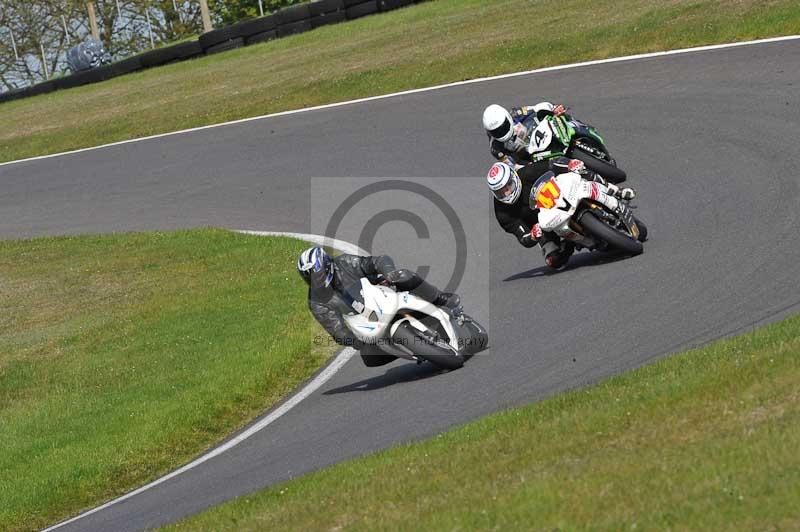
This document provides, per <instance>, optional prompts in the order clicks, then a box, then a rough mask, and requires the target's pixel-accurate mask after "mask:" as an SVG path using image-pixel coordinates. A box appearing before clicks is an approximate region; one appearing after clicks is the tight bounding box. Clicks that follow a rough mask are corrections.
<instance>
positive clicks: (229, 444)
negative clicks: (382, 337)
mask: <svg viewBox="0 0 800 532" xmlns="http://www.w3.org/2000/svg"><path fill="white" fill-rule="evenodd" d="M237 232H239V233H245V234H248V235H256V236H286V237H290V238H297V239H298V240H305V241H306V242H310V243H312V244H317V245H323V243H324V245H326V246H330V247H333V248H334V249H337V250H339V251H342V252H343V253H356V254H359V255H367V252H366V251H364V250H363V249H361V248H360V247H358V246H356V245H354V244H350V243H349V242H345V241H343V240H336V239H331V238H325V237H323V236H320V235H309V234H304V233H281V232H278V231H245V230H241V231H237ZM356 352H357V351H356V350H354V349H352V348H349V347H348V348H345V349H342V350H341V351H340V352H339V354H338V355H336V357H335V358H334V359H333V360H332V361H331V362H330V363H329V364H328V365H327V366H326V367H325V369H323V370H322V371H320V372H319V373H318V374H317V376H316V377H314V378H313V379H311V381H309V382H308V383H307V384H306V385H305V386H303V387H302V388H301V389H300V390H299V391H298V392H297V393H295V394H294V395H292V396H291V397H290V398H289V399H288V400H286V401H285V402H284V403H282V404H281V405H280V406H278V407H277V408H276V409H275V410H273V411H272V412H270V413H269V414H268V415H266V416H265V417H264V418H262V419H260V420H258V421H257V422H256V423H254V424H253V425H251V426H250V427H248V428H247V429H245V430H243V431H242V432H241V433H240V434H238V435H236V436H235V437H234V438H231V439H230V440H228V441H226V442H225V443H223V444H222V445H220V446H219V447H215V448H214V449H212V450H210V451H209V452H207V453H206V454H204V455H202V456H200V457H199V458H196V459H194V460H192V461H191V462H189V463H188V464H186V465H185V466H183V467H181V468H179V469H176V470H175V471H172V472H171V473H168V474H166V475H164V476H163V477H160V478H157V479H156V480H154V481H153V482H150V483H149V484H145V485H144V486H142V487H141V488H138V489H135V490H134V491H131V492H130V493H126V494H125V495H123V496H121V497H118V498H116V499H114V500H111V501H109V502H107V503H105V504H103V505H102V506H98V507H97V508H92V509H91V510H88V511H86V512H84V513H82V514H80V515H76V516H75V517H73V518H71V519H68V520H66V521H62V522H60V523H58V524H55V525H53V526H51V527H49V528H46V529H45V530H44V532H47V531H48V530H55V529H57V528H60V527H62V526H64V525H67V524H69V523H73V522H75V521H77V520H79V519H82V518H84V517H86V516H88V515H91V514H93V513H95V512H99V511H100V510H104V509H106V508H108V507H109V506H113V505H115V504H118V503H120V502H122V501H125V500H127V499H130V498H131V497H134V496H136V495H138V494H139V493H142V492H143V491H147V490H149V489H150V488H152V487H154V486H158V485H159V484H162V483H164V482H166V481H167V480H169V479H171V478H173V477H177V476H178V475H180V474H181V473H184V472H186V471H189V470H190V469H193V468H195V467H197V466H199V465H200V464H202V463H203V462H207V461H209V460H211V459H212V458H214V457H215V456H219V455H220V454H222V453H224V452H225V451H228V450H229V449H231V448H233V447H236V446H237V445H239V444H240V443H242V442H243V441H245V440H246V439H248V438H249V437H251V436H253V435H254V434H256V433H257V432H259V431H261V430H263V429H264V428H266V427H267V426H269V425H270V424H272V423H273V422H274V421H275V420H276V419H278V418H280V417H281V416H283V415H284V414H286V413H287V412H288V411H290V410H291V409H292V408H294V407H295V406H297V405H298V404H299V403H300V402H301V401H302V400H303V399H305V398H306V397H308V396H309V395H311V394H312V393H314V392H315V391H316V390H318V389H319V387H320V386H322V385H323V384H325V383H326V382H327V381H328V380H330V378H331V377H333V376H334V375H335V374H336V372H337V371H339V370H340V369H341V368H342V367H343V366H344V365H345V364H347V362H348V361H349V360H350V359H351V358H352V357H353V355H355V354H356Z"/></svg>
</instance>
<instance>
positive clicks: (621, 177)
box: [570, 146, 628, 185]
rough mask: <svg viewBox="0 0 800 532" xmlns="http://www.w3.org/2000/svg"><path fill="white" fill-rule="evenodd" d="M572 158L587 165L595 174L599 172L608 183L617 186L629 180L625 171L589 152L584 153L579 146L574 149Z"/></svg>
mask: <svg viewBox="0 0 800 532" xmlns="http://www.w3.org/2000/svg"><path fill="white" fill-rule="evenodd" d="M570 156H571V157H572V158H573V159H578V160H580V161H583V164H585V165H586V168H588V169H589V170H592V171H593V172H597V173H598V174H600V175H601V176H603V177H604V178H605V179H606V180H607V181H609V182H610V183H614V184H615V185H616V184H619V183H622V182H623V181H625V180H626V179H627V178H628V174H626V173H625V171H624V170H622V169H620V168H617V167H616V166H614V165H612V164H611V163H609V162H606V161H603V160H601V159H598V158H597V157H595V156H594V155H593V154H591V153H589V152H588V151H584V150H582V149H581V148H578V147H577V146H576V147H574V148H572V152H571V154H570Z"/></svg>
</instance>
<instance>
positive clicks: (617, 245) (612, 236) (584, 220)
mask: <svg viewBox="0 0 800 532" xmlns="http://www.w3.org/2000/svg"><path fill="white" fill-rule="evenodd" d="M580 224H581V225H582V226H583V230H584V231H585V232H586V233H588V236H591V237H594V238H596V239H598V240H602V241H603V242H605V243H607V244H608V245H609V246H611V247H612V248H614V249H616V250H619V251H623V252H625V253H627V254H629V255H641V254H642V252H643V251H644V246H642V243H641V242H639V241H638V240H636V239H635V238H633V237H632V236H630V235H627V234H625V233H623V232H621V231H619V230H617V229H614V228H613V227H611V226H610V225H608V224H606V223H605V222H603V221H602V220H600V219H599V218H597V217H596V216H595V215H594V214H592V213H591V212H588V211H587V212H585V213H584V214H583V216H581V219H580Z"/></svg>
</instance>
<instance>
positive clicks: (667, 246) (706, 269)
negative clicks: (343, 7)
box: [0, 41, 800, 531]
mask: <svg viewBox="0 0 800 532" xmlns="http://www.w3.org/2000/svg"><path fill="white" fill-rule="evenodd" d="M798 89H800V41H786V42H780V43H770V44H759V45H752V46H743V47H738V48H730V49H724V50H715V51H704V52H697V53H690V54H685V55H675V56H669V57H660V58H651V59H641V60H633V61H627V62H621V63H613V64H602V65H596V66H590V67H580V68H575V69H570V70H564V71H556V72H548V73H539V74H532V75H527V76H524V77H518V78H510V79H502V80H496V81H489V82H485V83H480V84H475V85H465V86H456V87H452V88H446V89H441V90H436V91H431V92H424V93H417V94H412V95H406V96H399V97H395V98H390V99H385V100H378V101H372V102H366V103H362V104H356V105H353V106H345V107H340V108H332V109H325V110H320V111H313V112H309V113H303V114H298V115H290V116H283V117H275V118H269V119H264V120H258V121H253V122H247V123H242V124H237V125H231V126H225V127H220V128H215V129H208V130H202V131H196V132H192V133H188V134H183V135H176V136H170V137H165V138H160V139H154V140H149V141H143V142H137V143H131V144H125V145H121V146H116V147H110V148H105V149H101V150H95V151H88V152H84V153H78V154H73V155H65V156H61V157H56V158H51V159H43V160H38V161H30V162H22V163H18V164H14V165H9V166H2V167H0V184H1V185H2V194H0V237H2V238H17V237H29V236H35V235H59V234H77V233H95V232H111V231H123V230H124V231H127V230H149V229H171V228H187V227H197V226H209V225H211V226H220V227H230V228H249V229H262V230H282V231H298V232H311V231H310V229H312V227H311V226H312V225H313V224H312V217H313V216H312V214H311V212H310V205H312V204H313V203H314V200H313V198H314V197H317V196H316V195H315V191H314V190H312V186H311V179H310V177H309V176H356V177H368V176H380V177H396V176H400V177H402V176H410V177H427V176H441V177H451V178H456V177H461V176H465V179H464V180H463V181H464V186H452V183H454V182H455V181H454V180H445V181H442V182H443V183H449V185H448V190H449V195H448V196H447V197H446V199H447V200H448V202H449V203H450V204H451V205H453V207H454V208H455V209H456V211H457V212H458V213H459V216H461V217H462V218H464V219H467V218H469V219H470V223H472V224H473V225H471V226H470V227H478V225H475V220H473V219H472V217H473V214H474V218H475V219H476V220H477V223H478V224H479V225H480V226H481V227H485V228H486V229H484V231H488V240H487V242H488V244H487V245H488V246H489V249H485V250H483V251H481V250H478V251H477V252H476V253H475V254H474V255H470V260H473V259H474V260H475V261H478V262H481V261H482V262H481V264H484V265H485V268H476V269H472V270H469V271H468V272H467V275H466V277H465V279H464V281H463V282H462V284H461V285H460V286H459V291H460V292H461V294H462V296H463V299H464V300H465V304H466V307H467V310H468V311H471V313H473V314H474V315H475V316H476V317H477V318H478V319H479V320H480V321H482V322H484V323H485V324H486V325H487V326H488V328H489V329H490V333H491V341H492V348H491V350H490V351H488V352H487V353H485V354H483V355H480V356H477V357H475V358H474V359H472V360H471V361H469V362H468V363H467V365H466V366H465V367H464V368H463V369H461V370H459V371H455V372H451V373H443V374H439V373H436V372H435V371H433V370H432V369H431V368H430V367H429V366H428V365H422V366H417V365H414V364H412V363H406V362H397V363H394V364H391V365H389V366H384V367H381V368H366V367H364V366H363V365H362V363H361V361H360V360H359V359H358V357H355V358H354V359H353V360H351V361H350V362H349V363H348V364H347V365H346V366H345V367H344V368H343V369H342V370H341V371H340V372H339V373H338V374H337V375H336V376H334V377H333V378H332V379H331V380H330V381H328V383H326V384H325V385H324V386H323V387H322V389H320V390H318V391H317V392H316V393H315V394H313V395H312V396H311V397H309V398H307V399H306V400H305V401H303V402H302V403H301V404H300V405H299V406H298V407H296V408H295V409H293V410H292V411H290V412H289V413H288V414H287V415H285V416H283V417H282V418H280V419H279V420H278V421H276V422H275V423H274V424H272V425H270V426H269V427H268V428H267V429H265V430H264V431H262V432H261V433H259V434H257V435H255V436H253V437H252V438H250V439H249V440H247V441H245V442H243V443H242V444H240V445H239V446H237V447H235V448H233V449H232V450H230V451H229V452H227V453H225V454H223V455H221V456H218V457H216V458H214V459H212V460H210V461H208V462H206V463H204V464H202V465H200V466H198V467H197V468H195V469H192V470H190V471H188V472H186V473H184V474H182V475H179V476H177V477H175V478H173V479H171V480H169V481H167V482H165V483H163V484H160V485H158V486H157V487H155V488H153V489H151V490H148V491H146V492H144V493H141V494H139V495H137V496H135V497H132V498H130V499H128V500H126V501H123V502H121V503H119V504H115V505H113V506H110V507H109V508H107V509H105V510H102V511H100V512H97V513H95V514H92V515H90V516H87V517H86V518H84V519H81V520H79V521H76V522H73V523H71V524H69V525H68V526H66V527H64V529H70V530H117V531H124V530H140V529H144V528H148V527H154V526H158V525H160V524H164V523H168V522H171V521H174V520H176V519H178V518H180V517H183V516H186V515H189V514H192V513H195V512H198V511H200V510H202V509H203V508H206V507H208V506H211V505H214V504H218V503H220V502H222V501H225V500H228V499H231V498H233V497H236V496H238V495H242V494H245V493H248V492H251V491H253V490H256V489H258V488H261V487H263V486H267V485H270V484H274V483H276V482H280V481H283V480H286V479H288V478H292V477H295V476H297V475H301V474H303V473H306V472H308V471H311V470H314V469H318V468H321V467H324V466H326V465H329V464H332V463H335V462H338V461H341V460H344V459H347V458H351V457H354V456H358V455H361V454H365V453H369V452H372V451H375V450H378V449H381V448H385V447H387V446H390V445H392V444H394V443H396V442H405V441H410V440H415V439H420V438H423V437H426V436H430V435H433V434H436V433H438V432H441V431H443V430H445V429H447V428H448V427H451V426H453V425H455V424H459V423H462V422H465V421H467V420H470V419H473V418H476V417H478V416H481V415H484V414H487V413H489V412H492V411H496V410H498V409H503V408H507V407H511V406H515V405H521V404H525V403H530V402H532V401H535V400H538V399H541V398H543V397H546V396H549V395H551V394H554V393H556V392H559V391H563V390H567V389H572V388H576V387H579V386H583V385H585V384H587V383H590V382H594V381H597V380H599V379H602V378H604V377H607V376H609V375H612V374H615V373H619V372H622V371H625V370H627V369H630V368H634V367H637V366H640V365H642V364H645V363H647V362H649V361H651V360H653V359H656V358H658V357H660V356H663V355H665V354H668V353H673V352H676V351H680V350H682V349H684V348H686V347H691V346H696V345H699V344H702V343H705V342H708V341H710V340H712V339H716V338H719V337H721V336H725V335H730V334H733V333H736V332H740V331H744V330H748V329H750V328H752V327H755V326H757V325H760V324H763V323H766V322H770V321H775V320H777V319H779V318H782V317H785V316H787V315H789V314H791V313H794V312H797V311H798V310H800V282H798V277H800V247H798V243H797V238H796V234H797V230H798V225H800V218H798V214H797V211H798V207H800V190H799V188H800V177H798V176H800V150H798V142H797V138H798V131H800V92H799V91H798ZM543 99H547V100H550V101H554V102H564V103H566V104H567V105H569V106H570V107H571V109H572V112H573V113H574V114H575V115H576V116H577V117H579V118H582V119H584V120H586V121H587V122H589V123H591V124H594V125H596V126H598V128H599V129H600V131H601V133H603V134H604V137H605V139H606V141H607V143H608V145H609V146H610V148H611V150H612V152H613V154H614V155H615V156H616V158H617V160H618V161H619V162H620V165H621V166H622V167H624V168H625V169H626V170H627V172H628V175H629V177H630V179H629V183H630V184H631V185H633V186H635V187H636V188H637V190H638V192H639V199H638V202H637V204H638V205H639V210H638V211H637V212H638V215H639V216H640V217H641V218H642V219H643V220H645V221H646V222H647V224H648V226H649V228H650V235H651V239H650V241H649V242H647V243H646V245H645V253H644V254H643V255H642V256H639V257H636V258H633V259H627V260H616V261H615V260H610V259H609V258H608V257H594V256H591V255H588V254H585V253H584V254H581V255H577V256H576V257H574V258H573V262H572V266H571V267H570V268H568V269H567V270H566V271H563V272H560V273H557V274H555V275H551V274H549V273H548V272H547V271H546V270H545V268H543V267H542V266H543V261H542V257H541V254H540V252H539V251H538V249H536V250H526V249H524V248H522V247H521V246H519V245H518V244H517V243H516V241H515V240H514V238H513V237H511V236H507V235H505V233H503V232H502V230H501V229H500V228H499V227H497V225H496V223H495V222H494V221H493V220H492V219H490V218H489V211H488V208H489V206H490V204H491V199H490V196H489V193H488V190H486V189H485V188H484V187H483V185H481V183H480V179H474V178H475V176H478V177H482V176H483V175H484V173H485V171H486V169H487V168H488V166H489V165H490V163H491V159H490V156H489V154H488V149H487V148H488V146H487V144H488V143H487V141H486V138H485V137H484V136H483V134H482V132H481V130H480V113H481V111H482V109H483V107H484V106H485V105H486V104H488V103H491V102H493V101H498V102H499V103H503V104H508V105H511V104H515V103H535V102H537V101H539V100H543ZM466 176H472V177H473V179H466ZM334 182H335V181H331V183H334ZM362 182H364V180H362ZM323 183H324V181H323ZM310 198H312V199H310ZM482 207H485V208H482ZM383 231H384V232H385V233H386V234H384V235H383V236H382V238H380V239H379V245H376V246H374V248H373V251H374V252H389V251H392V250H393V245H392V240H393V239H396V240H409V239H410V240H412V241H415V242H416V238H417V237H416V235H414V233H413V231H410V230H409V229H408V226H407V225H403V224H402V223H399V222H394V223H392V224H390V225H387V226H386V228H385V229H383ZM348 236H352V235H348V234H337V237H340V238H344V239H347V237H348ZM432 238H433V237H432ZM376 241H377V240H376ZM416 245H418V246H419V247H424V242H422V243H420V242H416ZM407 253H408V252H405V251H404V252H402V253H401V256H400V257H397V258H398V262H400V263H405V264H408V263H409V261H414V260H416V258H415V257H413V256H409V255H408V254H407ZM447 255H448V253H444V252H442V253H439V254H438V255H436V256H438V257H440V258H439V259H435V257H436V256H434V259H435V260H433V261H432V262H431V263H430V264H431V267H432V269H431V278H432V279H433V280H434V281H436V282H439V283H442V282H443V280H446V275H449V271H448V272H444V273H443V272H442V271H441V270H444V269H446V268H450V269H452V266H451V264H450V262H449V261H450V259H451V258H450V257H447ZM436 260H439V261H440V262H436ZM417 263H418V262H417ZM445 274H446V275H445ZM482 279H483V280H485V283H484V284H485V285H486V286H488V288H489V290H490V297H489V298H488V299H485V298H482V297H480V294H475V292H474V291H473V290H472V289H471V284H472V282H474V283H476V284H475V286H478V285H480V284H481V282H482Z"/></svg>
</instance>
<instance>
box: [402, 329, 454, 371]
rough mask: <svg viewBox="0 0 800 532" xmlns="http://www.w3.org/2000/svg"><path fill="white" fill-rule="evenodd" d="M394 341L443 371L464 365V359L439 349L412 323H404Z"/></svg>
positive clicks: (446, 350) (449, 351) (447, 350)
mask: <svg viewBox="0 0 800 532" xmlns="http://www.w3.org/2000/svg"><path fill="white" fill-rule="evenodd" d="M393 338H394V340H395V341H396V342H397V341H399V342H401V343H402V345H405V346H407V347H408V348H409V349H410V350H411V351H412V352H413V353H414V354H415V355H417V356H418V357H420V358H423V359H425V360H427V361H428V362H430V363H431V364H433V365H435V366H439V367H440V368H442V369H449V370H453V369H459V368H460V367H461V366H463V365H464V357H463V356H461V355H457V354H454V353H453V352H452V351H451V350H449V349H445V348H442V347H439V346H438V345H436V344H435V343H433V342H431V341H430V339H428V338H426V337H425V336H424V335H423V334H422V333H421V332H420V331H418V330H417V329H415V328H414V327H413V326H412V325H411V324H410V323H403V324H401V325H400V326H399V327H398V328H397V331H395V333H394V337H393Z"/></svg>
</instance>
